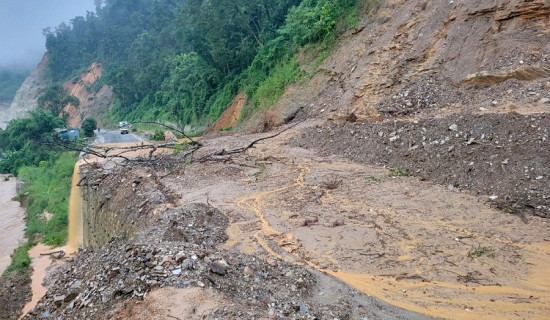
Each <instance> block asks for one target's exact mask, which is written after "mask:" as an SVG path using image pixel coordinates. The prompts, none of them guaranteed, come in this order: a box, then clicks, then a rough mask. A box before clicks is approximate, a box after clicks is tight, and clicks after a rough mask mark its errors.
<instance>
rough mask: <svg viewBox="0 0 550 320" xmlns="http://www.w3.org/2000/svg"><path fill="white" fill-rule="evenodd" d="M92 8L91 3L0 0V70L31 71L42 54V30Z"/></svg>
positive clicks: (53, 0)
mask: <svg viewBox="0 0 550 320" xmlns="http://www.w3.org/2000/svg"><path fill="white" fill-rule="evenodd" d="M94 8H95V6H94V1H93V0H0V66H6V65H10V66H11V65H19V66H23V67H25V68H34V67H35V66H36V65H37V64H38V63H39V62H40V60H41V59H42V55H43V54H44V52H45V51H46V48H45V38H44V36H43V35H42V29H44V28H47V27H52V29H54V28H55V27H56V26H58V25H59V24H60V23H61V22H67V23H68V22H69V21H70V20H71V19H72V18H74V17H76V16H86V12H87V11H95V10H94Z"/></svg>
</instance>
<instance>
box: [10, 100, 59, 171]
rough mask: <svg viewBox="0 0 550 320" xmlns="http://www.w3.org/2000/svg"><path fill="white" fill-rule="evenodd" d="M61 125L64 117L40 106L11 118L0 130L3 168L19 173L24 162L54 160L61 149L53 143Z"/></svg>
mask: <svg viewBox="0 0 550 320" xmlns="http://www.w3.org/2000/svg"><path fill="white" fill-rule="evenodd" d="M62 126H63V120H62V119H60V118H58V117H55V116H53V115H52V114H51V113H48V112H45V111H43V110H40V109H38V110H35V111H31V112H30V116H29V117H28V118H21V119H16V120H13V121H11V122H10V123H9V124H8V126H7V128H6V130H0V151H1V152H2V155H1V157H0V172H2V173H12V174H14V175H17V173H18V171H19V168H21V167H23V166H31V165H33V166H37V165H39V163H40V161H48V162H49V161H52V160H55V159H56V158H57V156H58V153H57V152H55V151H53V144H54V143H55V142H56V140H58V136H57V133H56V132H55V131H54V129H55V128H59V127H62Z"/></svg>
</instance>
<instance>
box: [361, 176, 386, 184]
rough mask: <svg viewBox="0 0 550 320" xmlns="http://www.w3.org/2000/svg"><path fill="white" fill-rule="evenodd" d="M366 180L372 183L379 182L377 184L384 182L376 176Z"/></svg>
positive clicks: (367, 177) (368, 177)
mask: <svg viewBox="0 0 550 320" xmlns="http://www.w3.org/2000/svg"><path fill="white" fill-rule="evenodd" d="M365 180H367V181H370V182H377V183H379V182H381V181H382V180H380V179H379V178H377V177H375V176H366V177H365Z"/></svg>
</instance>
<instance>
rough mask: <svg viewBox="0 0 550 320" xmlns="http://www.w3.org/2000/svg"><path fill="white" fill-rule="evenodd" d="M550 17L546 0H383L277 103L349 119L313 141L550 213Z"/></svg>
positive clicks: (511, 207) (503, 203) (505, 204)
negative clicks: (303, 82) (312, 73)
mask: <svg viewBox="0 0 550 320" xmlns="http://www.w3.org/2000/svg"><path fill="white" fill-rule="evenodd" d="M549 21H550V6H549V5H548V2H547V1H542V0H539V1H520V0H517V1H496V0H495V1H483V2H480V1H451V2H447V1H436V2H434V1H384V2H382V5H381V7H380V9H379V11H378V13H377V14H376V15H375V16H373V17H372V18H371V19H370V20H368V21H366V22H365V24H364V27H362V28H360V29H359V30H357V31H356V33H355V34H350V35H348V37H347V38H346V39H343V40H342V41H343V45H342V46H341V47H340V49H338V50H337V52H335V53H334V54H333V55H332V56H330V57H329V58H328V59H327V60H326V61H325V63H324V64H323V65H322V66H321V69H320V72H319V73H318V74H317V75H316V76H315V77H314V79H313V80H312V81H311V83H310V86H309V87H308V88H306V89H304V88H295V89H291V90H288V91H287V93H286V94H285V96H284V97H283V99H281V101H282V103H280V104H279V105H278V106H277V107H278V108H279V110H286V109H288V105H290V104H289V103H288V102H289V101H290V102H293V103H294V104H295V105H302V106H303V105H306V106H308V108H309V109H308V110H309V113H310V115H312V116H320V117H324V118H325V119H331V120H337V121H336V122H338V123H339V124H340V125H341V124H343V123H346V122H348V125H347V126H344V127H342V126H338V125H336V126H335V127H334V128H331V127H330V126H329V130H328V131H325V132H311V137H310V138H311V140H309V141H311V144H310V145H309V147H313V148H322V149H323V150H325V152H327V153H328V154H331V153H337V154H341V155H344V156H347V157H350V158H352V159H354V160H356V161H361V162H366V163H376V164H380V165H387V166H392V167H400V168H402V169H404V170H407V171H408V172H410V173H411V174H414V175H418V176H420V177H423V178H425V179H429V180H435V181H437V182H438V183H441V184H444V185H448V186H449V187H453V188H459V189H466V190H471V191H473V192H475V193H478V194H484V195H486V196H487V197H490V198H491V199H493V200H495V202H497V203H498V204H497V205H498V206H500V207H502V208H504V209H505V210H506V211H510V212H518V211H517V208H522V209H523V210H528V211H530V212H532V213H534V214H537V215H542V216H548V215H549V210H550V206H549V203H548V202H549V200H548V199H549V197H550V190H549V189H548V187H547V186H548V185H549V184H548V182H547V180H546V179H548V169H547V168H548V167H549V166H550V163H549V161H550V160H548V159H550V155H549V154H548V153H547V152H548V148H547V147H545V146H547V144H548V139H549V132H548V130H549V129H548V128H549V127H550V119H549V117H548V112H549V111H550V104H549V102H550V92H549V90H550V82H549V79H550V77H549V76H550V67H549V61H548V59H549V54H550V45H549V43H550V42H549V41H548V40H550V39H549V37H550V36H549V31H550V29H549ZM369 119H370V120H375V121H376V120H380V119H384V121H383V123H382V124H369V125H358V124H357V123H355V124H354V123H351V122H356V121H358V120H359V121H360V122H364V121H367V120H369ZM329 123H330V122H329ZM332 123H334V122H332ZM512 128H513V129H512ZM327 135H328V137H327ZM336 137H338V138H336ZM319 141H323V143H319ZM303 145H304V146H305V145H306V144H303ZM496 181H498V182H499V183H495V182H496Z"/></svg>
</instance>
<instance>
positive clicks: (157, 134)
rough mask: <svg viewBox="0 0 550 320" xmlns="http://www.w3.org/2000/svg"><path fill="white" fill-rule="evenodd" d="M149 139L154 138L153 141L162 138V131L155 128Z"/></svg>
mask: <svg viewBox="0 0 550 320" xmlns="http://www.w3.org/2000/svg"><path fill="white" fill-rule="evenodd" d="M151 140H155V141H162V140H164V131H162V130H160V129H156V130H155V132H154V133H153V135H152V136H151Z"/></svg>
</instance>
